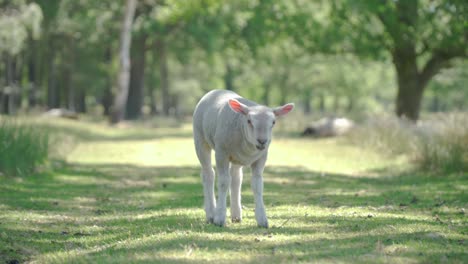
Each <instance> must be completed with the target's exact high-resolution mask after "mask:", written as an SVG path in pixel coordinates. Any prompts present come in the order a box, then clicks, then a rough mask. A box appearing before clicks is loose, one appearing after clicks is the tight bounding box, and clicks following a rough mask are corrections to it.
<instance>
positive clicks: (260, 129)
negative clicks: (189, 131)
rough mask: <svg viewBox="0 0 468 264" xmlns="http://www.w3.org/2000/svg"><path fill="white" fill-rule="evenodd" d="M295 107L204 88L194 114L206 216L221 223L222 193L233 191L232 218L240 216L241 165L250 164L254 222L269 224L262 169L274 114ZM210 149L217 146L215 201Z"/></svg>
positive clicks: (213, 221)
mask: <svg viewBox="0 0 468 264" xmlns="http://www.w3.org/2000/svg"><path fill="white" fill-rule="evenodd" d="M293 108H294V104H292V103H290V104H286V105H284V106H281V107H277V108H269V107H266V106H262V105H259V104H257V103H255V102H252V101H249V100H246V99H244V98H242V97H241V96H239V95H238V94H236V93H234V92H231V91H226V90H214V91H211V92H209V93H207V94H206V95H205V96H203V98H202V99H201V100H200V102H198V104H197V106H196V108H195V112H194V114H193V136H194V141H195V150H196V152H197V156H198V159H199V160H200V164H201V167H202V170H201V176H202V178H203V193H204V196H205V199H204V204H205V213H206V219H207V221H208V222H210V223H214V224H215V225H218V226H224V225H225V223H226V197H227V193H228V189H229V187H230V190H231V195H230V196H231V220H232V222H240V221H241V220H242V207H241V184H242V167H243V166H250V167H251V169H252V190H253V193H254V200H255V218H256V220H257V224H258V225H259V226H261V227H266V228H268V220H267V217H266V214H265V206H264V204H263V169H264V167H265V162H266V160H267V155H268V147H269V145H270V142H271V130H272V128H273V126H274V125H275V118H276V117H277V116H281V115H285V114H287V113H289V112H290V111H291V110H292V109H293ZM211 150H214V151H215V158H216V168H217V171H218V177H219V178H218V203H216V199H215V196H214V178H215V173H214V170H213V168H212V165H211Z"/></svg>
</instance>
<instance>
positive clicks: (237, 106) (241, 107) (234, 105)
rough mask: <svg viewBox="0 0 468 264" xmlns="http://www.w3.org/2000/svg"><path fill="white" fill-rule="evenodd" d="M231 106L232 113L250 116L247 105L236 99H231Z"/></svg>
mask: <svg viewBox="0 0 468 264" xmlns="http://www.w3.org/2000/svg"><path fill="white" fill-rule="evenodd" d="M229 106H230V107H231V109H232V111H234V112H237V113H241V114H244V115H246V114H248V113H249V107H248V106H246V105H245V104H242V103H241V102H239V101H237V100H236V99H230V100H229Z"/></svg>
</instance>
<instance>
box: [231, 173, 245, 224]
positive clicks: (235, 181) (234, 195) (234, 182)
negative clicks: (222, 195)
mask: <svg viewBox="0 0 468 264" xmlns="http://www.w3.org/2000/svg"><path fill="white" fill-rule="evenodd" d="M242 177H243V175H242V166H238V165H234V164H231V220H232V222H233V223H236V222H241V221H242V205H241V186H242Z"/></svg>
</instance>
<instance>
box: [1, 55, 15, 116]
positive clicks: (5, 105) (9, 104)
mask: <svg viewBox="0 0 468 264" xmlns="http://www.w3.org/2000/svg"><path fill="white" fill-rule="evenodd" d="M4 63H5V87H4V88H3V94H2V98H1V102H0V104H1V107H0V108H1V109H0V111H1V112H0V113H3V114H13V113H14V112H15V109H16V107H15V104H16V100H15V96H16V93H17V89H18V87H17V83H16V80H15V79H16V74H17V72H16V66H17V64H16V57H14V56H12V55H10V54H6V55H5V61H4Z"/></svg>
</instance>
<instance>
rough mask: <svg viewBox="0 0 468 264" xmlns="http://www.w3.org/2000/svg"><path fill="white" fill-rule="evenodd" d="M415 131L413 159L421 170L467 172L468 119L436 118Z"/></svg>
mask: <svg viewBox="0 0 468 264" xmlns="http://www.w3.org/2000/svg"><path fill="white" fill-rule="evenodd" d="M418 127H419V131H418V132H419V134H420V137H419V141H418V145H417V146H418V149H417V151H416V153H415V155H414V159H415V161H416V162H417V163H418V164H419V165H420V166H421V167H422V168H424V169H427V170H443V171H447V172H468V115H466V114H460V113H457V114H455V113H454V114H444V115H437V116H434V117H433V118H432V119H430V120H427V121H424V122H422V123H421V124H420V125H419V126H418Z"/></svg>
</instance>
